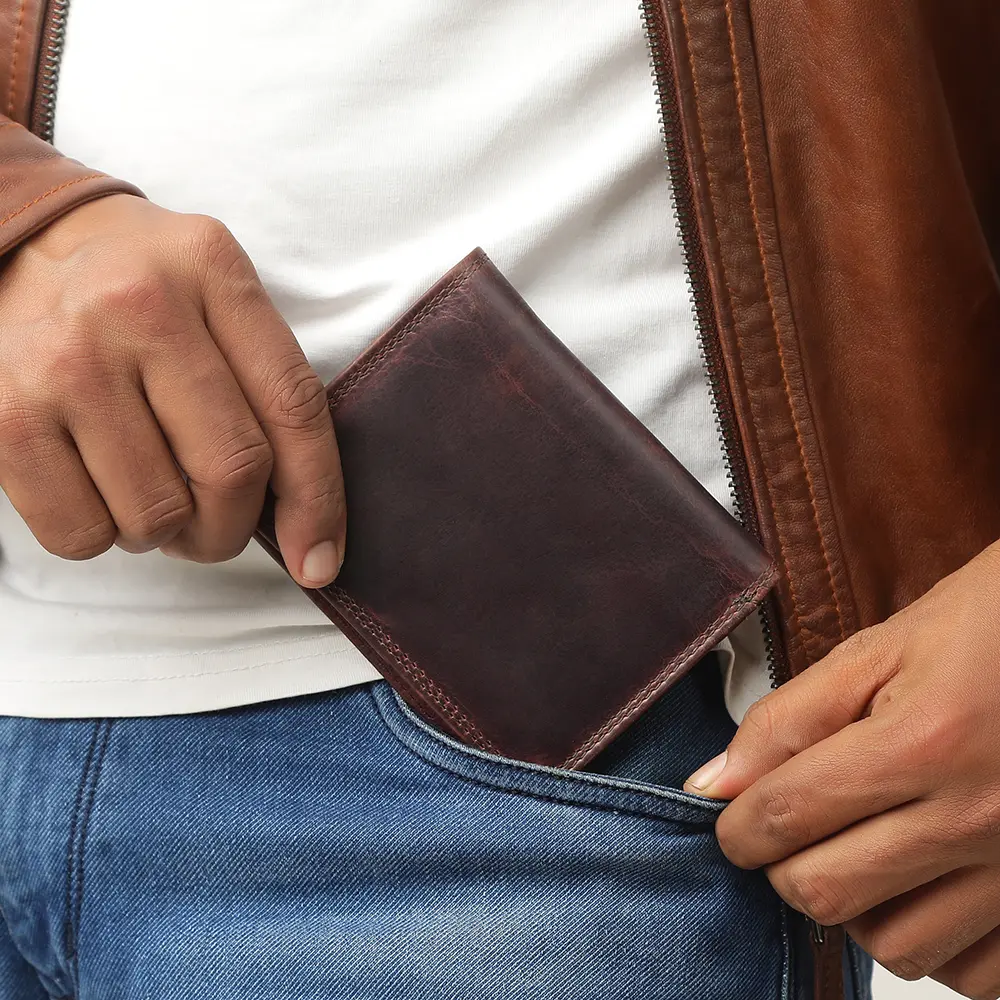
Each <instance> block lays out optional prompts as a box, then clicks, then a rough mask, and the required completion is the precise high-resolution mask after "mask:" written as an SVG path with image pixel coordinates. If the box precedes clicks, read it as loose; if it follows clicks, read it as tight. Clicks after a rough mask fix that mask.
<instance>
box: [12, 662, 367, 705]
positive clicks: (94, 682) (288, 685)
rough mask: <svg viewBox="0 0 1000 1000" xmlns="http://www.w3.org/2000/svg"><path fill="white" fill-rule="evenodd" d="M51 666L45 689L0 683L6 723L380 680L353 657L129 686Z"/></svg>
mask: <svg viewBox="0 0 1000 1000" xmlns="http://www.w3.org/2000/svg"><path fill="white" fill-rule="evenodd" d="M345 652H347V651H345ZM351 654H353V655H351ZM191 659H192V660H194V661H197V660H199V659H200V658H199V657H192V658H191ZM48 666H50V670H44V669H43V670H42V671H41V672H42V673H46V674H47V673H50V672H51V673H52V674H58V675H60V676H58V677H55V678H53V679H51V680H46V681H44V682H42V683H33V682H32V681H30V680H23V679H21V678H16V679H10V678H3V677H0V716H22V717H25V718H37V719H67V718H118V717H121V718H141V717H151V716H161V715H192V714H196V713H199V712H213V711H220V710H222V709H227V708H237V707H240V706H243V705H253V704H258V703H260V702H267V701H277V700H279V699H282V698H293V697H298V696H302V695H309V694H320V693H322V692H326V691H336V690H338V689H340V688H345V687H353V686H355V685H357V684H365V683H371V682H372V681H377V680H380V679H381V676H380V674H379V673H378V671H377V670H376V669H375V668H374V667H373V666H371V664H369V663H368V661H367V660H365V659H364V658H363V657H361V655H360V654H359V653H358V652H357V651H356V650H353V649H352V650H350V651H349V654H348V655H341V656H337V655H335V654H334V655H330V653H329V651H323V652H311V653H300V654H298V655H294V654H293V655H289V656H287V657H283V658H281V659H280V660H277V661H269V662H263V663H244V664H241V665H239V666H236V667H233V666H229V667H228V668H221V669H218V670H212V669H203V666H204V664H201V665H200V666H196V665H195V663H192V665H191V669H190V672H187V673H185V672H183V671H180V670H177V671H174V672H171V673H170V674H169V675H167V676H156V677H142V676H141V675H137V676H135V677H134V678H128V679H125V678H122V677H114V678H101V677H99V676H96V677H95V676H84V677H76V678H74V676H73V669H72V667H73V665H72V664H65V665H56V664H52V665H48ZM78 666H79V665H78ZM119 666H120V664H119ZM33 667H35V668H37V665H33ZM67 667H69V669H67ZM116 672H117V671H116Z"/></svg>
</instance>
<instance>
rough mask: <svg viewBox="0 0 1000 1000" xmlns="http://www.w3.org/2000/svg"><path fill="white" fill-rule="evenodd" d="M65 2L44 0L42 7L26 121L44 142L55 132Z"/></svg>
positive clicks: (64, 32) (64, 30) (66, 9)
mask: <svg viewBox="0 0 1000 1000" xmlns="http://www.w3.org/2000/svg"><path fill="white" fill-rule="evenodd" d="M69 3H70V0H48V3H47V4H46V6H45V17H44V21H43V24H44V27H43V28H42V44H41V47H40V49H39V55H38V72H37V75H36V78H35V98H34V101H33V102H32V109H31V123H30V124H31V131H32V132H34V133H35V135H37V136H38V137H39V138H41V139H44V140H45V141H46V142H52V137H53V135H54V133H55V124H56V92H57V91H58V89H59V67H60V66H61V64H62V56H63V48H64V47H65V44H66V17H67V12H68V10H69Z"/></svg>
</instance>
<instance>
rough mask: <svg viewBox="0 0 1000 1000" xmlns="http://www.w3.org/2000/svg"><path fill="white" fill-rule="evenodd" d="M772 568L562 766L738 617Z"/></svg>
mask: <svg viewBox="0 0 1000 1000" xmlns="http://www.w3.org/2000/svg"><path fill="white" fill-rule="evenodd" d="M773 572H774V570H773V567H771V566H768V567H767V568H766V569H765V570H764V572H763V573H761V575H760V576H759V577H757V579H756V580H754V582H753V583H751V584H750V586H749V587H747V588H746V589H745V590H744V591H743V592H742V593H741V594H740V595H739V597H737V598H736V599H735V600H734V601H733V602H732V604H730V605H729V607H728V608H727V609H726V610H725V611H724V612H723V613H722V614H721V615H719V617H718V618H716V619H715V621H714V622H712V623H711V624H710V625H709V626H708V627H707V628H706V629H705V630H704V631H703V632H702V633H701V634H700V635H699V636H698V637H697V638H696V639H694V640H693V641H692V642H690V643H688V645H687V646H685V647H684V649H682V650H681V651H680V652H679V653H678V654H677V655H676V656H674V657H673V659H671V660H670V661H669V662H668V663H667V664H666V666H664V668H663V669H662V670H661V671H660V672H659V673H658V674H657V675H656V676H655V677H654V678H653V679H652V680H651V681H650V682H649V683H648V684H646V685H645V686H644V687H643V688H641V689H640V690H639V691H638V692H637V693H636V694H635V695H633V696H632V698H631V699H630V700H629V702H628V704H626V705H625V706H623V707H622V708H620V709H619V710H618V711H617V712H616V713H615V714H614V715H613V716H612V717H611V718H610V719H608V721H607V722H605V723H604V725H602V726H601V728H600V729H598V730H597V731H596V732H595V733H593V734H591V736H590V737H588V739H587V740H586V741H585V742H584V743H583V744H582V745H581V746H580V747H579V748H578V749H577V750H576V752H575V753H574V754H573V755H572V756H571V757H569V758H568V759H567V761H566V764H565V765H564V766H565V767H567V768H569V769H570V770H572V769H573V768H574V767H576V766H577V765H578V764H579V763H580V762H581V761H582V760H584V759H585V758H586V757H587V754H588V753H589V752H590V751H591V749H592V748H593V747H594V746H595V745H596V744H598V743H600V741H601V740H603V739H604V737H605V736H607V735H608V734H609V733H611V732H612V731H613V730H614V729H615V728H616V727H617V726H618V725H619V724H620V723H621V722H622V721H623V720H625V719H627V718H628V717H629V715H631V713H632V712H634V711H635V710H636V709H637V708H638V707H639V706H640V705H641V704H642V703H643V702H644V701H645V700H647V699H648V698H649V697H650V695H651V694H652V693H653V692H654V691H655V690H656V689H657V688H658V687H660V686H661V685H662V684H664V683H665V682H667V681H669V680H670V678H671V677H672V676H673V675H674V674H675V673H677V671H678V670H680V669H681V668H682V667H683V666H684V664H685V663H687V661H688V659H689V657H690V656H691V654H692V652H694V651H695V650H696V649H697V647H698V645H699V644H700V643H702V642H704V641H705V639H707V638H708V637H709V636H710V635H712V633H714V632H716V631H717V630H719V629H724V628H725V627H726V626H727V625H728V624H729V623H730V622H731V621H732V620H733V619H734V618H737V617H739V615H740V613H741V612H742V611H743V609H744V607H745V606H746V604H747V602H748V601H750V600H752V599H753V598H754V597H755V596H756V594H757V593H758V591H760V589H761V588H762V587H763V586H764V584H765V583H767V582H768V581H769V579H770V578H771V576H772V575H773Z"/></svg>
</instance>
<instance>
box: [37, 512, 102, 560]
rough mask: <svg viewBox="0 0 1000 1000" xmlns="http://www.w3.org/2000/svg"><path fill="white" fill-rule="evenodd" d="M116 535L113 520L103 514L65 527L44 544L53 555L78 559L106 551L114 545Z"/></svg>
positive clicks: (89, 557) (88, 557)
mask: <svg viewBox="0 0 1000 1000" xmlns="http://www.w3.org/2000/svg"><path fill="white" fill-rule="evenodd" d="M116 535H117V532H116V530H115V525H114V522H113V521H112V520H111V518H109V517H107V516H104V517H101V518H99V519H95V520H91V521H84V522H83V523H82V524H77V525H73V526H71V527H69V528H66V529H65V530H63V531H61V532H59V533H57V535H56V537H55V538H54V539H53V540H52V541H51V542H48V543H44V544H45V548H46V549H48V551H49V552H51V553H52V554H53V555H56V556H60V557H61V558H63V559H72V560H74V561H79V560H84V559H93V558H95V557H96V556H99V555H101V554H102V553H104V552H107V551H108V549H110V548H111V546H112V545H114V543H115V537H116Z"/></svg>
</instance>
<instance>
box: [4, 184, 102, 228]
mask: <svg viewBox="0 0 1000 1000" xmlns="http://www.w3.org/2000/svg"><path fill="white" fill-rule="evenodd" d="M103 176H104V174H101V173H94V174H85V175H84V176H83V177H74V178H73V180H71V181H64V182H63V183H62V184H57V185H56V186H55V187H54V188H49V190H48V191H46V192H45V193H44V194H40V195H39V196H38V197H37V198H32V200H31V201H29V202H26V203H25V204H24V205H22V206H21V207H20V208H19V209H17V211H16V212H11V213H10V215H8V216H6V217H4V218H3V219H0V226H6V225H7V223H8V222H11V221H13V220H14V219H16V218H17V217H18V216H19V215H22V214H23V213H24V212H27V211H28V209H29V208H34V206H35V205H37V204H38V203H39V202H40V201H45V199H46V198H50V197H51V196H52V195H54V194H58V193H59V192H60V191H65V190H66V188H69V187H72V186H73V185H74V184H82V183H83V182H84V181H93V180H97V179H99V178H101V177H103Z"/></svg>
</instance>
